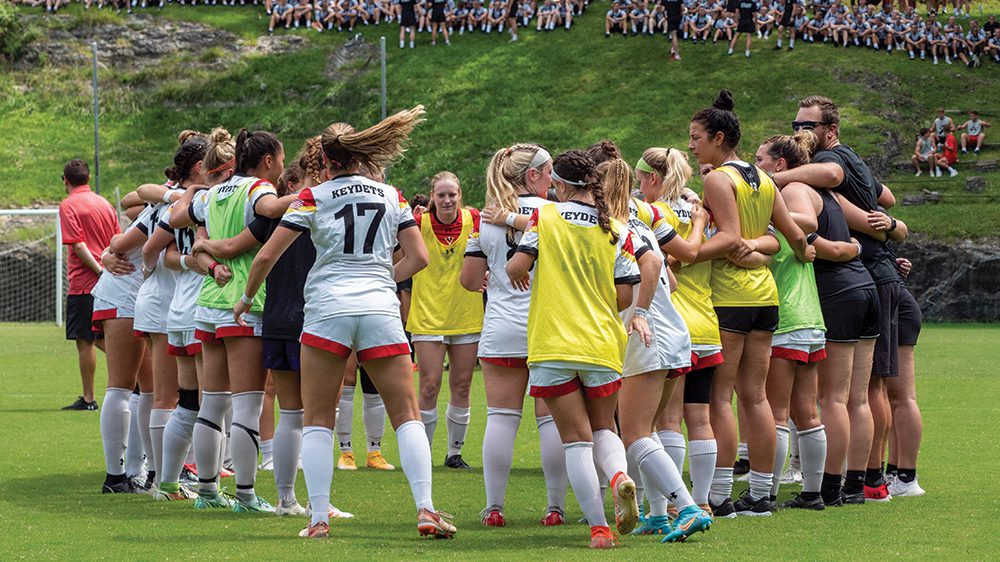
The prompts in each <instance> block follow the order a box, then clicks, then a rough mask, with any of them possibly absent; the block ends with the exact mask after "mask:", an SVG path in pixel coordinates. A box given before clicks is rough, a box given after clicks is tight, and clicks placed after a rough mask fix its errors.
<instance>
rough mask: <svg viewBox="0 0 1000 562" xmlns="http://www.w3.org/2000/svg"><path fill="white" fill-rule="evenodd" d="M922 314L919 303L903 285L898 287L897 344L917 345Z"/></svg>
mask: <svg viewBox="0 0 1000 562" xmlns="http://www.w3.org/2000/svg"><path fill="white" fill-rule="evenodd" d="M922 324H923V315H922V314H921V313H920V305H918V304H917V299H915V298H913V295H912V294H911V293H910V291H909V290H908V289H907V288H906V287H903V286H900V288H899V345H917V338H918V337H920V328H921V326H922Z"/></svg>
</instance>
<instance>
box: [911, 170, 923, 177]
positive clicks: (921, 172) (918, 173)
mask: <svg viewBox="0 0 1000 562" xmlns="http://www.w3.org/2000/svg"><path fill="white" fill-rule="evenodd" d="M913 175H914V176H916V177H920V176H922V175H924V172H923V170H917V173H915V174H913Z"/></svg>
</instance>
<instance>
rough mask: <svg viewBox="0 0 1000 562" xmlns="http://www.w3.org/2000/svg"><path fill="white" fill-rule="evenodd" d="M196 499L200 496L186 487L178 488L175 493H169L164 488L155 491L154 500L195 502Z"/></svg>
mask: <svg viewBox="0 0 1000 562" xmlns="http://www.w3.org/2000/svg"><path fill="white" fill-rule="evenodd" d="M196 497H198V494H196V493H194V492H192V491H191V489H190V488H188V487H186V486H178V487H177V491H174V492H168V491H166V490H164V489H163V488H157V489H155V490H153V499H154V500H156V501H185V500H193V499H195V498H196Z"/></svg>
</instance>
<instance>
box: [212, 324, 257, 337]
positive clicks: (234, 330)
mask: <svg viewBox="0 0 1000 562" xmlns="http://www.w3.org/2000/svg"><path fill="white" fill-rule="evenodd" d="M256 335H257V334H255V333H254V330H253V326H219V327H218V328H216V329H215V337H216V338H218V339H220V340H221V339H222V338H252V337H254V336H256Z"/></svg>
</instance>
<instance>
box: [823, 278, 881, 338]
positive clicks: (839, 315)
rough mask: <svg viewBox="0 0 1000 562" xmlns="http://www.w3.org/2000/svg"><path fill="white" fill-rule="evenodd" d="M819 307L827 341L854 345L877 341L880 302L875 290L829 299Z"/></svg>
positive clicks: (848, 293) (864, 290)
mask: <svg viewBox="0 0 1000 562" xmlns="http://www.w3.org/2000/svg"><path fill="white" fill-rule="evenodd" d="M819 304H820V308H821V309H822V310H823V323H824V324H826V341H828V342H834V343H853V342H856V341H858V340H860V339H873V338H877V337H878V334H879V298H878V291H876V290H875V287H868V288H867V289H853V290H850V291H847V292H846V293H841V294H839V295H835V296H832V297H826V298H823V299H820V301H819Z"/></svg>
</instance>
